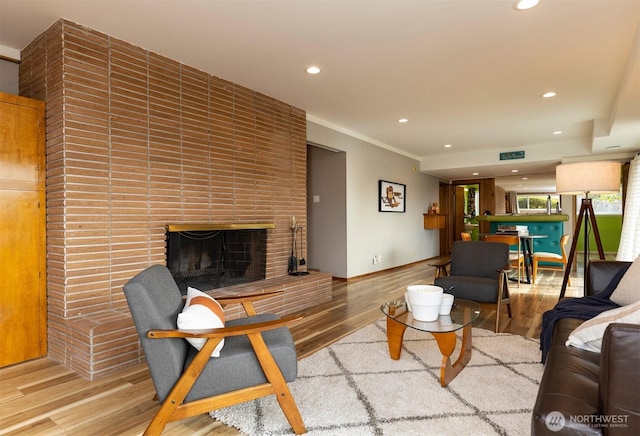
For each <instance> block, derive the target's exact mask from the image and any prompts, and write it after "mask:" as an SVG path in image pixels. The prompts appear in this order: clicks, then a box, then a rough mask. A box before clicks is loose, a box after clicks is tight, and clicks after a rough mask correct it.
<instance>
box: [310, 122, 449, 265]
mask: <svg viewBox="0 0 640 436" xmlns="http://www.w3.org/2000/svg"><path fill="white" fill-rule="evenodd" d="M307 140H308V141H309V142H310V143H314V144H319V145H322V146H326V147H329V148H332V149H336V150H340V151H344V152H345V153H346V191H347V194H346V204H347V217H346V226H347V229H346V238H347V268H346V274H347V277H346V278H350V277H356V276H360V275H363V274H368V273H371V272H375V271H380V270H383V269H387V268H392V267H396V266H401V265H406V264H409V263H412V262H416V261H419V260H424V259H428V258H431V257H434V256H437V255H438V254H439V243H440V240H439V232H438V231H437V230H425V229H424V228H423V222H422V220H423V218H422V214H423V213H424V212H426V211H427V208H428V205H429V204H430V203H432V202H437V201H438V180H437V179H436V178H434V177H432V176H429V175H426V174H423V173H421V172H420V171H419V170H418V168H419V165H420V163H419V162H418V161H416V160H413V159H410V158H408V157H405V156H402V155H399V154H396V153H393V152H391V151H388V150H386V149H383V148H380V147H377V146H375V145H372V144H370V143H367V142H365V141H362V140H360V139H357V138H354V137H351V136H348V135H345V134H343V133H340V132H337V131H335V130H331V129H329V128H327V127H324V126H321V125H319V124H316V123H313V122H311V121H307ZM381 179H382V180H387V181H390V182H396V183H403V184H406V185H407V190H406V213H389V212H378V180H381ZM309 195H313V193H312V192H310V193H309ZM315 225H316V224H314V226H315ZM323 231H324V232H330V231H331V229H330V228H327V229H323ZM375 255H379V256H381V257H382V262H381V263H379V264H376V265H374V264H373V262H372V259H373V257H374V256H375Z"/></svg>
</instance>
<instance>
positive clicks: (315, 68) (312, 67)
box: [307, 65, 320, 74]
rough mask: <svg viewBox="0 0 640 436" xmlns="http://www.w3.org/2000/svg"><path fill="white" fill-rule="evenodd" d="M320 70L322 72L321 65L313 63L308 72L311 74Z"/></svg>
mask: <svg viewBox="0 0 640 436" xmlns="http://www.w3.org/2000/svg"><path fill="white" fill-rule="evenodd" d="M319 72H320V67H316V66H315V65H312V66H310V67H309V68H307V73H309V74H318V73H319Z"/></svg>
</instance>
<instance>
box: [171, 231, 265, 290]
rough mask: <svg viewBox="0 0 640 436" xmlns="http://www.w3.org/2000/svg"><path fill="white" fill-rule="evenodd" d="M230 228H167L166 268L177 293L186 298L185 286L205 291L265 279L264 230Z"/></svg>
mask: <svg viewBox="0 0 640 436" xmlns="http://www.w3.org/2000/svg"><path fill="white" fill-rule="evenodd" d="M225 227H231V228H225ZM233 227H234V226H233V225H229V226H211V225H203V226H200V227H198V226H193V225H169V226H167V234H166V237H167V268H169V271H171V274H172V275H173V278H174V280H175V281H176V284H177V285H178V287H179V288H180V292H182V293H183V294H186V292H187V287H189V286H191V287H194V288H197V289H200V290H202V291H207V290H210V289H216V288H223V287H225V286H231V285H236V284H240V283H247V282H252V281H255V280H263V279H264V278H265V274H266V263H267V256H266V252H267V230H266V228H240V229H237V228H233Z"/></svg>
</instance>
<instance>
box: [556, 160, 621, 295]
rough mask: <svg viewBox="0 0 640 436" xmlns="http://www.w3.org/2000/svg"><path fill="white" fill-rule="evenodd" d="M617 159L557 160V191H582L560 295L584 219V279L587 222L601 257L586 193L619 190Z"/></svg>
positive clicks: (572, 193) (565, 284)
mask: <svg viewBox="0 0 640 436" xmlns="http://www.w3.org/2000/svg"><path fill="white" fill-rule="evenodd" d="M620 168H621V165H620V162H613V161H587V162H573V163H566V164H560V165H558V166H556V192H557V193H558V194H567V195H576V194H584V198H583V199H582V205H581V206H580V213H579V214H578V219H577V221H576V224H575V229H574V232H573V241H572V243H571V251H570V252H569V257H568V259H567V265H566V267H565V270H564V278H563V280H562V289H561V290H560V298H563V297H564V294H565V291H566V289H567V283H568V281H569V274H570V273H571V266H572V265H573V260H574V258H575V254H576V248H577V246H578V238H579V236H580V229H581V227H582V224H583V221H584V274H585V283H586V272H587V263H588V261H589V222H591V228H592V229H593V237H594V239H595V241H596V246H597V247H598V255H599V256H600V259H604V250H603V249H602V241H601V239H600V232H599V230H598V223H597V222H596V216H595V213H594V211H593V205H592V204H591V199H590V198H589V194H604V193H611V192H618V191H619V190H620Z"/></svg>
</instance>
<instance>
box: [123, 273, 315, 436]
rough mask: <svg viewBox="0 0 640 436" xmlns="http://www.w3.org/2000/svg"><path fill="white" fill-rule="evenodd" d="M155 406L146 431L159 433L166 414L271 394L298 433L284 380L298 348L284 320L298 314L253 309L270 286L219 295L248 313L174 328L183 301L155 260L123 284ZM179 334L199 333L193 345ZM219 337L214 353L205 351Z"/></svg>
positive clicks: (178, 415) (290, 376) (290, 375)
mask: <svg viewBox="0 0 640 436" xmlns="http://www.w3.org/2000/svg"><path fill="white" fill-rule="evenodd" d="M124 292H125V295H126V297H127V302H128V304H129V308H130V310H131V314H132V316H133V320H134V323H135V325H136V329H137V331H138V336H139V338H140V342H141V343H142V348H143V350H144V353H145V356H146V359H147V364H148V366H149V371H150V372H151V378H152V380H153V384H154V386H155V389H156V393H157V398H158V400H160V403H161V407H160V409H159V410H158V412H157V414H156V415H155V417H154V418H153V420H152V421H151V423H150V424H149V426H148V427H147V430H146V431H145V434H160V433H162V431H163V429H164V427H165V425H166V424H167V423H168V422H170V421H175V420H179V419H184V418H187V417H190V416H194V415H199V414H203V413H207V412H209V411H211V410H215V409H218V408H221V407H227V406H231V405H234V404H238V403H242V402H245V401H248V400H252V399H255V398H260V397H264V396H267V395H271V394H275V395H276V397H277V400H278V402H279V403H280V407H281V408H282V411H283V412H284V414H285V416H286V417H287V420H288V421H289V423H290V424H291V427H292V428H293V430H294V431H295V432H296V433H297V434H301V433H305V432H306V429H305V427H304V423H303V421H302V417H301V416H300V412H299V410H298V407H297V406H296V403H295V401H294V400H293V397H292V396H291V392H290V391H289V388H288V386H287V382H291V381H293V380H294V379H295V378H296V376H297V371H298V366H297V355H296V349H295V346H294V343H293V339H292V337H291V334H290V333H289V329H288V328H287V327H286V325H287V324H290V323H292V322H293V321H296V320H297V319H299V317H288V318H282V319H280V318H278V317H277V316H276V315H270V314H264V315H256V313H255V310H254V308H253V304H252V301H255V300H259V299H263V298H265V297H266V296H270V295H271V294H259V295H254V296H249V297H244V298H242V297H241V298H238V299H219V300H218V302H219V303H220V304H222V305H225V304H230V303H234V302H235V303H241V304H242V305H243V307H244V308H245V311H246V312H247V315H249V316H248V317H246V318H242V319H239V320H231V321H228V322H227V323H226V324H225V327H223V328H216V329H208V330H188V331H187V330H178V329H177V321H176V319H177V315H178V313H179V312H180V311H181V310H182V308H183V306H184V302H183V300H182V295H181V294H180V290H179V289H178V286H177V285H176V283H175V281H174V280H173V277H172V276H171V273H170V272H169V270H168V269H167V268H166V267H164V266H161V265H154V266H151V267H149V268H147V269H146V270H144V271H142V272H141V273H139V274H138V275H136V276H135V277H134V278H132V279H131V280H130V281H129V282H128V283H127V284H125V286H124ZM186 338H205V339H207V341H206V343H205V344H204V346H203V347H202V349H201V350H200V351H198V350H196V349H195V348H194V347H192V346H191V345H189V343H188V342H187V341H186V340H185V339H186ZM222 339H224V340H225V343H224V348H222V351H221V352H220V356H219V357H211V354H212V351H213V350H214V349H215V348H216V346H217V345H218V344H219V343H220V341H221V340H222Z"/></svg>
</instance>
